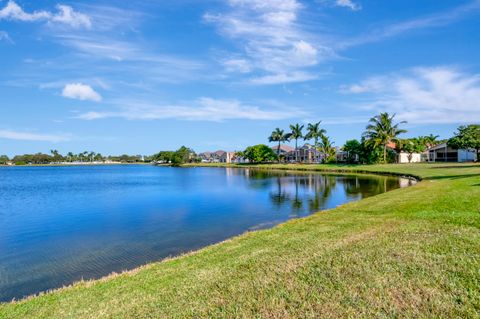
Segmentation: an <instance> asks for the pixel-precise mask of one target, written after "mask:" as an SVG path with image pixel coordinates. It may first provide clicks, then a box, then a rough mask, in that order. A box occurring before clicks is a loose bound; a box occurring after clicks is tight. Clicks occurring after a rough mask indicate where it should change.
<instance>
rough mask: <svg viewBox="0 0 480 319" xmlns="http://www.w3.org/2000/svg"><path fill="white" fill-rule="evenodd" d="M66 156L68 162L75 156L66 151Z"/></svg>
mask: <svg viewBox="0 0 480 319" xmlns="http://www.w3.org/2000/svg"><path fill="white" fill-rule="evenodd" d="M67 157H68V161H69V162H73V158H74V157H75V155H74V154H73V153H72V152H68V153H67Z"/></svg>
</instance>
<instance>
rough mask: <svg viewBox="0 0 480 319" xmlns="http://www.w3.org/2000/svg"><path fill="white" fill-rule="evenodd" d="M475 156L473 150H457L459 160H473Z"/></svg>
mask: <svg viewBox="0 0 480 319" xmlns="http://www.w3.org/2000/svg"><path fill="white" fill-rule="evenodd" d="M476 158H477V154H475V151H468V150H458V161H459V162H473V161H475V160H476Z"/></svg>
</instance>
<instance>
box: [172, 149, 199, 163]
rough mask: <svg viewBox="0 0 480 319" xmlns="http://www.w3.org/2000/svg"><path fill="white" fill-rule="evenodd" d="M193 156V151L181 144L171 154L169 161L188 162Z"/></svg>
mask: <svg viewBox="0 0 480 319" xmlns="http://www.w3.org/2000/svg"><path fill="white" fill-rule="evenodd" d="M195 157H196V156H195V152H194V151H193V150H192V149H190V148H188V147H186V146H182V147H180V148H179V149H178V150H177V151H175V153H174V154H173V156H172V160H171V163H172V164H173V165H181V164H185V163H190V162H192V161H193V160H194V159H195Z"/></svg>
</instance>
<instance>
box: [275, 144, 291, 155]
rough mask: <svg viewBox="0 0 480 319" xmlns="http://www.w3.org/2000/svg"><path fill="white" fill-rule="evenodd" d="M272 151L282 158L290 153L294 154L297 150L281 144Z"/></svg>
mask: <svg viewBox="0 0 480 319" xmlns="http://www.w3.org/2000/svg"><path fill="white" fill-rule="evenodd" d="M272 150H273V151H274V152H275V154H278V155H280V156H285V155H287V154H288V153H289V152H293V151H294V150H295V149H294V148H293V147H291V146H288V145H284V144H281V145H280V146H278V145H275V146H273V147H272Z"/></svg>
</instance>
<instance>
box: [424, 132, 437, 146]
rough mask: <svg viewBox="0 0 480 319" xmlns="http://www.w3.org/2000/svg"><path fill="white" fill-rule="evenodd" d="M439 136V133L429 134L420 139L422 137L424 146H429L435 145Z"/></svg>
mask: <svg viewBox="0 0 480 319" xmlns="http://www.w3.org/2000/svg"><path fill="white" fill-rule="evenodd" d="M439 137H440V136H439V135H433V134H430V135H427V136H423V137H422V138H421V139H422V142H423V145H424V146H425V147H426V148H430V147H433V146H435V145H437V143H438V138H439Z"/></svg>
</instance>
